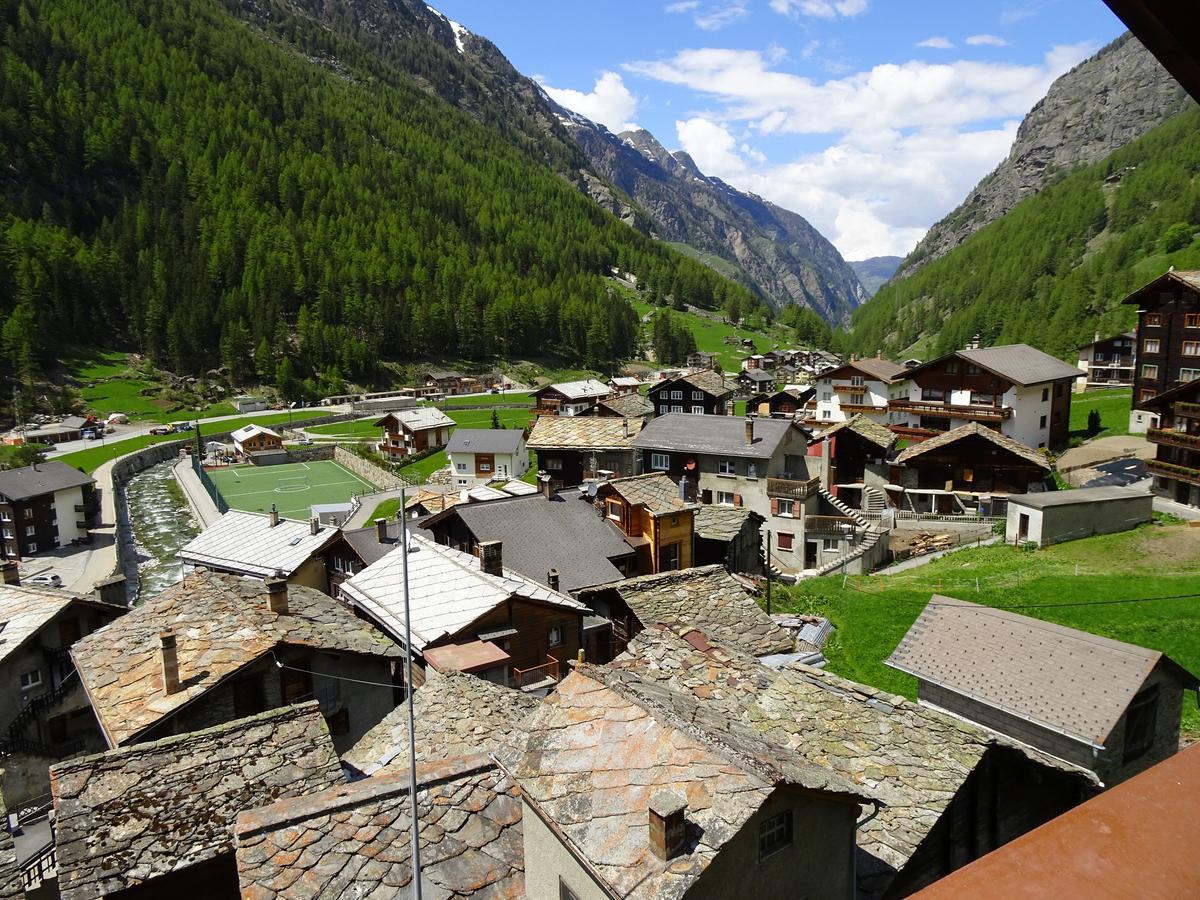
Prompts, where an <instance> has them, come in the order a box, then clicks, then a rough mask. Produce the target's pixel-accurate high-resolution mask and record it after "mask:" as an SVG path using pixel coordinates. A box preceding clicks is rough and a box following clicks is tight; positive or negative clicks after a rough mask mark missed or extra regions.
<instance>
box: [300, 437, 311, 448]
mask: <svg viewBox="0 0 1200 900" xmlns="http://www.w3.org/2000/svg"><path fill="white" fill-rule="evenodd" d="M312 442H313V439H312V438H310V437H302V438H300V439H299V440H297V441H296V443H297V444H303V445H304V446H305V447H307V446H308V445H309V444H311V443H312Z"/></svg>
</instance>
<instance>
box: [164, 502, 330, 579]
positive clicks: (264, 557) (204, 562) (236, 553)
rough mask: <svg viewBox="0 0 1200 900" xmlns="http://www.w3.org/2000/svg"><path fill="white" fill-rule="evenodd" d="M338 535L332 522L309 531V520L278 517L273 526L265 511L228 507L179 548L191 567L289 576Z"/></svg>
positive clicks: (265, 576) (182, 557) (180, 553)
mask: <svg viewBox="0 0 1200 900" xmlns="http://www.w3.org/2000/svg"><path fill="white" fill-rule="evenodd" d="M337 534H338V530H337V529H336V528H334V527H333V526H331V525H318V527H317V533H316V534H312V532H311V526H310V524H309V523H308V522H297V521H295V520H293V519H282V518H281V519H280V520H279V524H278V525H276V526H274V527H272V526H271V517H270V515H269V514H267V513H253V512H243V511H242V510H237V509H231V510H230V511H229V512H227V513H225V515H223V516H221V518H219V519H218V520H217V521H216V522H214V523H213V524H212V525H210V526H208V528H205V529H204V530H203V531H202V532H200V534H198V535H197V536H196V537H194V538H192V539H191V540H190V541H188V542H187V543H186V544H184V546H183V549H181V550H180V551H179V558H180V559H182V560H183V561H184V562H185V563H189V564H190V565H193V566H210V567H212V568H214V569H223V570H225V571H230V572H238V573H240V574H243V575H254V576H255V577H258V578H267V577H269V576H271V575H273V574H275V573H276V572H282V573H283V575H284V577H285V578H286V577H289V576H290V575H291V574H292V573H293V572H295V571H296V570H297V569H298V568H300V567H301V566H302V565H304V563H306V562H307V561H308V560H309V559H310V558H311V557H312V556H313V554H315V553H318V552H320V551H321V550H322V549H323V548H324V547H325V545H326V544H327V543H329V542H330V541H332V540H333V539H334V537H336V536H337Z"/></svg>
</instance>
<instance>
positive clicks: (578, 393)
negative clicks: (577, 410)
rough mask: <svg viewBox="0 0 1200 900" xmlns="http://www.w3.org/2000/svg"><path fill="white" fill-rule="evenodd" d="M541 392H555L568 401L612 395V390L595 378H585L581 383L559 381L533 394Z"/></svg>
mask: <svg viewBox="0 0 1200 900" xmlns="http://www.w3.org/2000/svg"><path fill="white" fill-rule="evenodd" d="M543 391H556V392H557V393H559V394H562V395H563V396H564V397H566V398H567V399H568V400H588V399H590V398H592V397H605V396H607V395H608V394H611V393H612V388H610V387H609V386H608V385H607V384H605V383H604V382H603V381H597V380H596V379H595V378H585V379H583V380H582V381H561V382H559V383H558V384H547V385H545V386H544V387H540V388H538V389H537V390H536V391H534V392H533V393H534V395H535V396H536V395H538V394H541V393H542V392H543Z"/></svg>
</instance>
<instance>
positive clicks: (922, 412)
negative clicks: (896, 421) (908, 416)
mask: <svg viewBox="0 0 1200 900" xmlns="http://www.w3.org/2000/svg"><path fill="white" fill-rule="evenodd" d="M891 408H892V410H893V411H895V412H907V413H914V414H916V415H919V416H938V417H939V418H943V419H969V420H971V421H974V422H1004V421H1007V420H1008V419H1011V418H1012V408H1011V407H1008V406H973V405H970V404H965V403H964V404H957V403H937V402H935V401H929V400H893V401H891Z"/></svg>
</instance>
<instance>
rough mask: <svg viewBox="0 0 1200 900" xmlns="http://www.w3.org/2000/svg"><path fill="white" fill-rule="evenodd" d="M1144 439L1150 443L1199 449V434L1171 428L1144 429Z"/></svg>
mask: <svg viewBox="0 0 1200 900" xmlns="http://www.w3.org/2000/svg"><path fill="white" fill-rule="evenodd" d="M1146 440H1148V441H1150V443H1152V444H1165V445H1166V446H1168V447H1184V448H1186V449H1188V450H1200V434H1188V433H1187V432H1184V431H1176V430H1175V429H1173V428H1151V429H1149V430H1147V431H1146Z"/></svg>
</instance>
